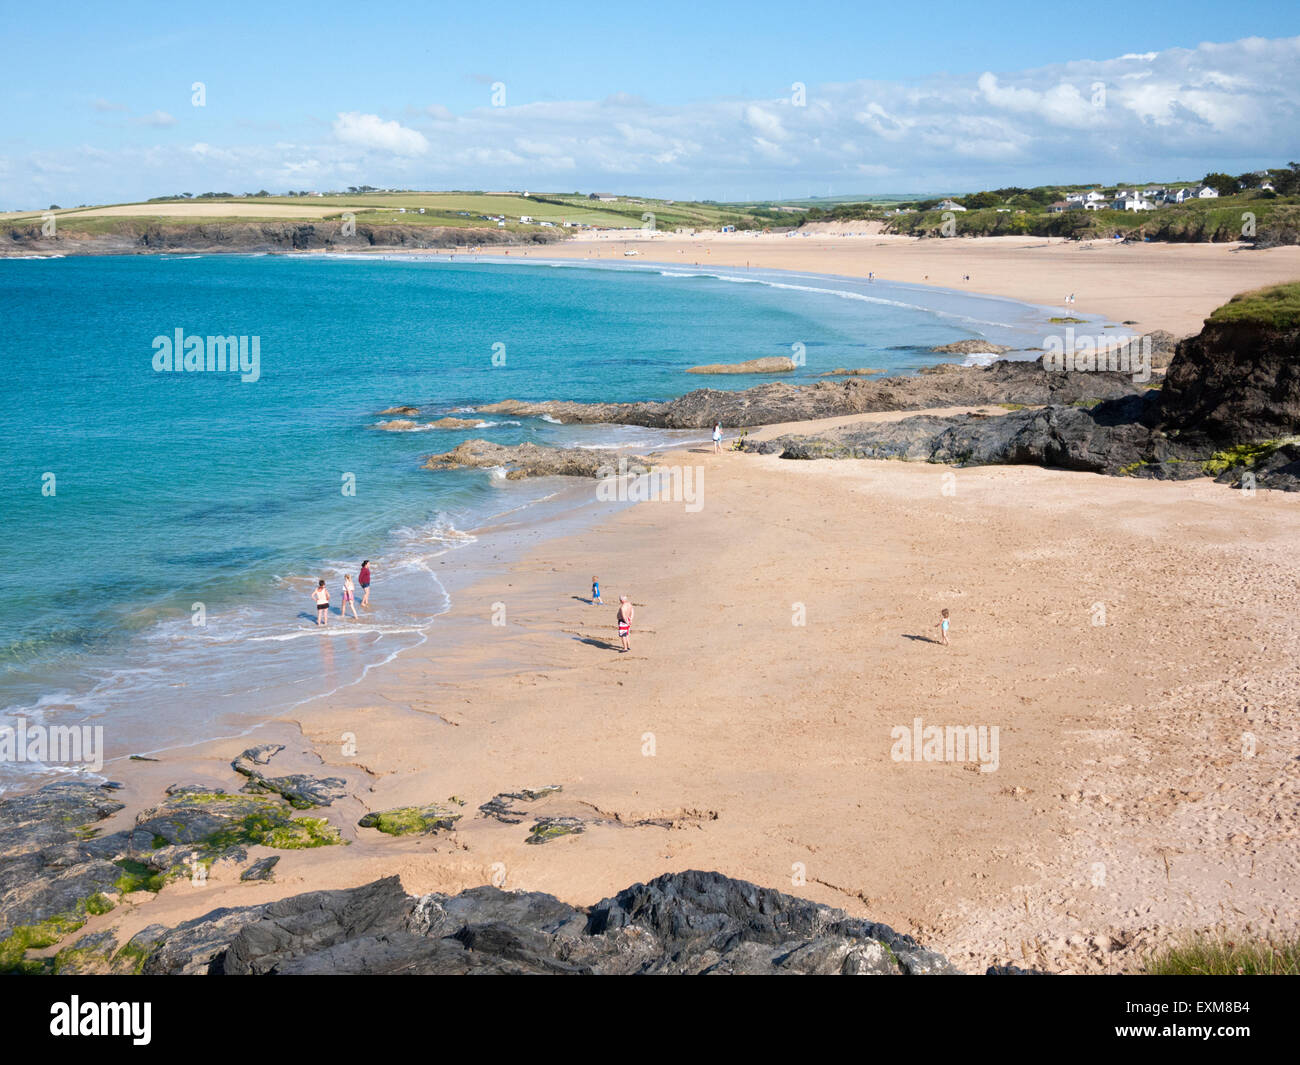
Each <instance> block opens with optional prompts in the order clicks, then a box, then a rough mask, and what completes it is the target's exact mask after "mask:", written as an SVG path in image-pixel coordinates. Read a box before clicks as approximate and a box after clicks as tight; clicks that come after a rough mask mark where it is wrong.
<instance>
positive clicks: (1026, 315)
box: [0, 251, 1052, 795]
mask: <svg viewBox="0 0 1300 1065" xmlns="http://www.w3.org/2000/svg"><path fill="white" fill-rule="evenodd" d="M297 254H299V255H301V256H303V257H308V258H340V257H343V256H339V255H324V254H322V253H319V252H314V251H307V252H302V253H297ZM347 257H348V258H356V259H379V258H383V259H398V260H403V259H407V258H412V257H415V258H427V257H429V254H428V252H427V251H418V252H411V253H404V254H401V255H393V256H389V255H386V254H384V253H380V252H377V253H374V254H361V255H355V256H352V255H349V256H347ZM434 257H435V258H437V257H438V256H434ZM476 259H477V261H480V262H482V263H483V265H485V266H494V265H511V264H512V263H517V262H520V261H524V260H519V259H509V258H504V257H501V256H497V255H483V256H481V257H476ZM526 265H529V266H538V267H541V266H545V265H552V264H550V263H548V262H546V261H545V260H537V259H532V260H527V261H526ZM555 265H567V264H564V263H557V264H555ZM574 265H575V266H579V267H581V266H582V265H587V264H583V263H575V264H574ZM589 265H591V266H592V267H595V268H599V269H614V270H634V271H636V270H645V269H649V270H654V269H656V268H657V266H659V265H661V264H642V263H624V262H618V263H610V262H599V261H596V262H592V263H590V264H589ZM668 265H671V264H668ZM723 269H724V271H725V268H723ZM760 272H762V273H765V274H766V273H769V271H760ZM770 273H771V275H772V277H771V279H770V280H769V281H766V282H765V283H774V284H776V285H777V287H782V285H781V282H780V280H778V279H780V278H785V279H787V280H788V279H789V278H790V277H792V276H797V277H798V278H799V279H800V280H806V281H813V280H816V281H825V282H837V281H842V282H857V281H860V280H861V279H858V278H852V277H839V276H836V275H827V274H803V273H799V272H790V271H783V270H772V271H770ZM710 276H722V277H723V278H724V279H727V278H728V277H734V276H736V275H735V274H734V273H733V274H728V273H726V272H724V273H723V274H722V275H710ZM862 287H863V286H860V285H859V287H858V289H856V290H847V291H846V292H844V293H835V292H834V291H833V290H830V289H825V290H823V289H818V290H817V291H818V292H827V293H831V294H847V295H850V296H854V297H858V296H862V298H868V299H872V300H874V299H876V298H877V297H874V296H865V295H863V293H862V291H861V289H862ZM916 287H917V288H922V286H916ZM890 291H891V287H890V286H889V285H888V283H884V282H882V284H881V293H882V295H881V296H880V297H879V299H880V301H881V302H885V303H890V302H893V301H891V300H889V299H888V298H887V297H886V295H885V294H886V293H888V292H890ZM942 292H943V294H945V295H951V296H953V297H956V299H957V301H958V306H960V305H961V303H963V302H970V301H976V302H978V301H980V300H982V299H984V298H985V297H983V296H981V295H980V294H978V293H973V292H962V291H960V290H942ZM992 299H993V300H995V301H997V303H999V304H1003V305H1005V306H1006V308H1007V309H1008V311H1010V312H1014V313H1009V314H1008V315H1007V317H1008V318H1009V319H1018V321H1017V322H1016V324H1011V323H1003V324H1001V325H1000V326H999V324H998V323H995V322H991V321H982V322H981V323H979V324H982V325H984V326H986V327H994V328H993V329H992V331H993V332H995V333H997V334H998V336H999V337H1000V339H1001V340H1009V341H1014V340H1015V339H1016V336H1017V335H1020V339H1021V340H1024V341H1025V342H1029V340H1031V339H1032V338H1034V337H1035V336H1036V335H1037V334H1036V333H1035V332H1033V330H1032V327H1027V326H1026V325H1025V323H1026V321H1028V320H1031V319H1039V318H1043V317H1044V316H1045V315H1047V314H1048V313H1049V312H1050V311H1051V310H1052V309H1051V308H1047V307H1035V306H1032V305H1028V304H1023V303H1021V302H1020V301H1018V300H1014V299H1012V298H1010V297H993V298H992ZM914 306H915V309H917V310H919V311H921V312H922V313H925V314H930V315H934V316H936V317H939V318H952V317H956V318H959V319H961V321H962V322H963V327H964V328H966V329H970V328H972V326H970V325H966V324H965V323H966V322H969V321H971V319H970V318H969V316H968V315H963V314H960V313H955V312H950V311H945V310H943V309H939V308H936V307H934V306H925V305H923V304H919V303H918V304H916V305H914ZM965 309H967V310H970V309H971V308H969V307H967V308H965ZM1040 324H1041V323H1040ZM1022 334H1023V335H1022ZM1013 354H1014V352H1013ZM948 358H949V357H948V356H942V355H935V356H934V359H935V361H936V362H937V363H938V362H944V361H947V360H948ZM958 358H959V359H960V357H958ZM966 362H967V363H969V362H970V360H969V359H967V360H966ZM914 373H915V371H913V372H912V373H910V374H907V375H905V376H912V375H914ZM788 376H789V375H785V374H781V375H772V377H771V379H772V380H788ZM761 379H762V378H760V380H761ZM714 383H715V382H713V381H710V380H708V379H703V380H700V379H690V378H684V379H683V381H682V385H681V389H680V391H679V392H678V393H677V394H678V395H684V394H686V393H688V392H690V391H692V390H695V389H698V388H702V387H703V388H708V387H710V386H711V385H713V384H714ZM745 387H751V386H749V385H746V386H745ZM726 390H727V391H733V390H737V389H735V387H734V386H733V388H729V389H726ZM401 398H402V397H400V396H395V397H394V402H398V401H399V400H400V399H401ZM958 409H959V408H948V407H945V408H943V410H944V412H945V413H952V412H955V411H956V410H958ZM960 409H963V410H964V409H965V408H960ZM923 412H924V408H917V409H915V410H912V411H910V412H909V413H912V414H917V413H923ZM843 420H844V418H843V417H829V418H822V419H818V421H819V422H820V423H822V424H825V425H828V426H829V425H836V424H839V423H840V422H842V421H843ZM571 424H572V425H573V426H574V427H575V428H576V427H581V428H582V429H584V430H588V431H595V432H597V433H601V432H604V431H608V430H618V429H620V428H625V427H621V426H619V425H617V424H614V423H600V422H593V423H583V422H573V423H571ZM699 431H700V430H693V429H681V430H665V432H668V433H669V435H674V434H677V435H680V434H690V433H693V432H699ZM765 435H771V434H765ZM733 437H734V434H729V435H728V437H727V441H728V443H729V442H730V440H731V439H733ZM754 438H755V439H760V438H762V437H760V436H755V437H754ZM701 439H703V437H701ZM578 446H589V445H586V444H585V443H584V444H581V445H578ZM596 446H597V447H601V446H602V445H599V444H597V445H596ZM638 446H644V445H637V444H631V443H629V444H619V445H614V446H612V450H611V454H619V453H625V452H629V451H631V450H632V449H635V448H636V447H638ZM412 447H413V448H415V445H414V444H413V445H412ZM416 450H418V449H416ZM658 450H668V451H672V450H673V446H672V445H669V446H668V447H667V448H660V449H658ZM534 483H535V482H534ZM566 490H567V491H570V492H573V491H578V490H579V489H578V487H577V486H576V485H575V484H573V483H571V482H569V481H568V479H566V481H565V482H558V484H557V488H556V493H561V492H565V491H566ZM533 494H536V492H535V491H534V493H533ZM541 502H544V500H543V501H541ZM538 505H539V501H538V500H534V501H533V502H531V503H527V504H525V506H527V507H528V508H530V509H535V508H536V507H537V506H538ZM542 509H543V510H546V509H547V508H546V507H545V506H543V507H542ZM569 516H570V517H572V518H573V520H575V521H578V522H579V523H581V522H583V521H589V520H596V519H594V518H593V516H592V515H586V516H585V517H582V518H579V516H578V515H577V513H576V512H572V513H571V514H570V515H569ZM557 520H558V521H559V523H560V524H563V523H564V520H565V519H564V517H563V516H561V517H559V518H557V516H556V515H551V514H548V515H547V516H546V517H545V518H542V519H540V520H539V519H534V521H533V522H530V523H529V524H530V527H532V528H533V531H536V530H537V528H539V527H541V526H547V527H549V526H551V525H554V524H556V522H557ZM396 531H397V528H394V529H390V530H388V535H389V536H390V537H391V536H392V534H393V533H394V532H396ZM481 531H482V530H480V529H478V528H474V529H468V530H460V531H459V532H458V535H466V536H469V537H475V536H477V535H478V534H479V532H481ZM527 535H528V534H525V537H524V539H526V538H527ZM463 550H464V548H462V547H457V548H454V550H451V551H450V552H449V549H448V547H447V545H446V544H444V545H443V546H442V547H441V549H440V550H439V551H437V552H435V555H434V557H438V556H441V555H443V554H448V553H451V554H455V555H456V556H457V559H458V560H459V557H460V554H461V552H462V551H463ZM374 553H376V552H372V554H374ZM472 553H473V551H472V548H471V554H472ZM497 557H498V558H499V555H498V556H497ZM444 576H445V574H444ZM438 580H439V581H441V578H438ZM443 591H444V593H446V591H447V590H446V589H443ZM263 605H264V604H263ZM332 607H333V604H332ZM443 613H445V611H442V612H439V613H438V614H437V615H436V616H434V617H432V618H431V619H430V620H428V621H427V622H424V623H422V624H421V625H419V626H418V628H419V630H420V635H419V636H418V638H417V639H416V640H415V642H414V643H413V644H411V645H409V646H399V647H397V648H396V649H389V650H386V651H385V654H384V656H383V657H382V658H380V659H376V660H370V659H369V658H367V659H366V661H365V662H364V664H362V665H361V667H360V672H359V673H358V674H356V675H355V676H350V677H348V678H335V679H336V680H337V683H333V684H332V686H331V687H330V689H329V690H328V691H324V692H320V693H318V694H313V695H307V696H303V697H299V695H298V693H297V692H293V693H292V698H291V702H290V703H289V704H288V705H282V706H279V707H277V708H275V709H272V710H269V711H266V712H263V711H260V710H259V711H255V712H252V713H249V712H247V711H244V710H239V709H235V708H231V709H228V710H224V711H222V716H220V717H219V718H216V719H213V721H212V722H211V724H212V725H213V726H214V728H215V729H216V730H217V731H216V735H209V736H200V737H198V738H192V737H191V738H188V739H179V738H178V739H175V740H168V741H167V742H164V743H160V744H153V743H133V742H129V743H128V744H127V745H126V748H124V749H122V750H121V751H120V752H117V753H115V754H114V755H112V756H111V758H109V759H108V760H107V762H108V764H114V765H117V764H121V763H123V762H124V761H126V760H127V759H128V757H129V755H128V753H127V750H128V749H129V751H130V755H141V756H153V755H158V754H165V753H167V752H169V751H174V750H188V749H191V748H195V747H201V746H202V745H204V744H207V743H213V742H218V741H220V740H222V739H227V740H239V739H240V738H241V737H246V736H248V735H250V734H251V733H252V732H254V731H256V729H258V728H260V727H262V726H263V725H265V724H267V723H269V722H272V721H276V720H280V719H282V718H283V717H284V716H286V715H290V716H292V715H294V714H295V713H296V712H297V710H298V708H299V707H300V706H303V705H311V704H313V703H315V702H317V701H319V700H322V699H327V698H329V697H331V696H333V695H335V694H338V693H340V692H343V691H346V690H347V689H349V688H351V687H352V686H354V685H356V684H359V683H362V682H363V681H364V680H365V679H366V677H367V676H368V675H369V674H370V673H371V672H372V671H378V672H379V673H380V674H382V672H383V670H384V668H385V667H386V666H387V665H388V664H389V663H390V662H391V661H393V660H394V659H395V658H396V657H398V656H401V655H404V654H408V653H411V652H414V651H417V650H418V648H419V647H420V646H422V645H424V644H426V643H427V642H428V640H429V638H430V634H431V633H432V632H433V631H434V630H435V628H436V627H437V624H438V618H440V617H441V616H442V614H443ZM362 620H363V622H365V621H368V620H370V619H369V618H363V619H362ZM331 621H332V622H333V623H336V624H337V626H338V627H337V628H335V629H334V630H333V633H332V636H333V635H334V634H337V635H338V636H341V635H342V633H343V632H344V631H346V628H345V625H344V624H343V622H342V618H333V617H332V618H331ZM305 635H306V636H311V635H313V634H312V633H311V631H310V629H309V630H308V632H307V633H306V634H305ZM136 638H139V634H137V635H136ZM263 638H265V637H263ZM329 666H330V669H331V673H332V671H333V662H332V658H331V659H330V660H329ZM281 687H283V685H281ZM52 690H53V691H56V692H59V693H65V694H64V695H63V697H62V698H60V700H59V702H58V703H57V704H55V705H56V706H57V705H62V704H65V703H75V702H77V701H78V700H79V699H82V698H85V696H84V694H78V693H77V692H71V693H70V694H66V693H68V692H69V689H67V688H66V686H63V685H59V686H56V687H55V688H54V689H52ZM277 693H278V694H277V698H279V697H281V696H286V695H289V694H290V693H289V692H288V690H287V689H286V690H285V691H280V690H279V689H277ZM102 713H103V711H102V710H100V709H95V710H94V711H93V714H94V716H95V717H99V716H100V715H101V714H102ZM28 716H31V715H28ZM107 720H108V721H109V723H110V725H111V724H112V717H111V713H110V716H109V718H108V719H107ZM106 771H107V767H106ZM65 775H66V774H65V773H64V771H62V770H60V769H58V768H57V767H55V768H53V769H52V770H51V771H50V772H49V773H42V774H38V775H35V776H34V777H33V779H32V780H31V782H30V783H26V782H23V781H20V780H15V781H13V782H11V783H8V784H7V786H6V787H4V788H0V795H17V794H23V793H27V792H29V791H31V790H34V789H36V788H39V787H41V786H43V784H45V783H50V782H52V781H53V780H57V779H61V778H63V777H64V776H65Z"/></svg>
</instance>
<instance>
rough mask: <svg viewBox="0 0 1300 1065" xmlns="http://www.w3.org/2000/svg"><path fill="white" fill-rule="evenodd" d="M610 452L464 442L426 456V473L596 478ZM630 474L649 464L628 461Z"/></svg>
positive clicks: (606, 467) (608, 465)
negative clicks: (478, 471)
mask: <svg viewBox="0 0 1300 1065" xmlns="http://www.w3.org/2000/svg"><path fill="white" fill-rule="evenodd" d="M610 456H611V452H609V451H596V450H593V449H591V448H585V447H547V446H545V445H542V444H514V445H512V446H509V447H507V446H506V445H504V444H494V443H492V442H491V441H490V440H466V441H465V442H464V443H463V444H460V445H459V446H458V447H455V448H453V449H452V450H451V451H446V452H443V453H442V454H440V455H430V456H428V458H427V459H426V460H425V463H424V468H425V469H426V470H447V469H456V468H466V467H468V468H477V469H502V470H504V471H505V476H506V479H507V480H511V481H516V480H521V479H523V478H525V477H598V476H603V475H604V473H605V472H607V471H608V470H609V469H610V468H611V463H612V462H613V461H615V460H614V459H611V457H610ZM627 462H628V465H627V469H628V472H630V473H644V472H646V471H647V470H649V469H650V467H651V463H650V461H649V460H648V459H646V458H643V457H641V456H633V457H630V458H629V459H628V460H627Z"/></svg>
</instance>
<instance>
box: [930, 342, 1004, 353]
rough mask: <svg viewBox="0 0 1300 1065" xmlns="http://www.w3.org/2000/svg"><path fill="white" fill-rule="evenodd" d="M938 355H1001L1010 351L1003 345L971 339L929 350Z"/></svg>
mask: <svg viewBox="0 0 1300 1065" xmlns="http://www.w3.org/2000/svg"><path fill="white" fill-rule="evenodd" d="M930 350H931V351H933V352H936V353H938V354H940V355H1003V354H1005V353H1006V352H1008V351H1011V350H1012V349H1011V348H1009V347H1007V346H1006V345H1004V344H994V343H991V342H990V341H987V340H980V339H978V338H972V339H970V340H954V341H953V342H952V343H951V344H940V345H939V346H938V347H937V348H931V349H930Z"/></svg>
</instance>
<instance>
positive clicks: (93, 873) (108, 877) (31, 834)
mask: <svg viewBox="0 0 1300 1065" xmlns="http://www.w3.org/2000/svg"><path fill="white" fill-rule="evenodd" d="M122 807H123V804H122V803H120V802H118V801H116V800H114V799H112V798H110V797H109V795H108V791H107V790H106V789H105V788H103V787H100V786H97V785H95V784H89V783H83V782H80V781H61V782H59V783H55V784H48V785H46V786H45V787H44V788H42V789H41V790H40V791H37V792H35V793H33V794H30V795H19V796H16V797H14V798H9V799H0V972H3V971H6V970H8V969H14V968H19V967H20V966H21V963H22V960H23V951H24V950H25V949H26V947H27V946H28V945H36V944H37V943H42V944H43V943H44V942H45V941H46V940H48V942H50V943H53V942H57V941H58V939H59V938H60V936H62V935H65V934H67V933H68V932H70V931H74V930H75V929H76V928H78V927H80V926H81V925H82V924H84V923H85V921H86V918H87V915H88V914H89V913H91V912H94V911H97V910H98V911H100V912H102V911H103V910H104V909H107V908H111V903H110V902H109V901H108V900H107V899H106V898H104V894H103V893H105V892H113V891H114V890H115V885H116V883H117V880H118V878H119V877H120V876H121V875H122V870H121V869H120V868H118V866H116V865H114V864H113V862H112V861H111V860H109V858H108V857H106V856H104V855H103V854H101V853H97V848H93V847H92V844H93V843H94V842H95V840H94V836H95V833H96V832H97V831H98V829H96V828H95V827H94V826H95V825H96V824H97V823H98V822H100V821H103V820H105V819H106V818H108V817H111V816H112V815H113V814H115V813H117V811H119V810H121V809H122ZM38 928H39V929H41V930H42V931H41V932H40V933H35V932H33V931H32V930H34V929H38ZM38 936H39V938H37V937H38Z"/></svg>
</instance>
